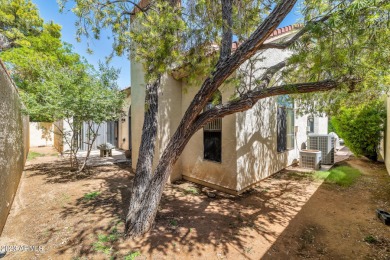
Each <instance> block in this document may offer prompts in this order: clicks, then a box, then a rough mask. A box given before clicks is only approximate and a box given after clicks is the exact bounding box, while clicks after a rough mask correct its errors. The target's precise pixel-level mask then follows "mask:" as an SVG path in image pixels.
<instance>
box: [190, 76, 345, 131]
mask: <svg viewBox="0 0 390 260" xmlns="http://www.w3.org/2000/svg"><path fill="white" fill-rule="evenodd" d="M342 82H343V80H338V81H337V80H324V81H319V82H309V83H297V84H289V85H281V86H277V87H272V88H266V89H261V90H254V91H250V92H248V93H247V94H246V95H244V96H242V97H241V98H240V99H238V100H233V101H230V102H228V103H226V104H221V105H218V106H215V107H214V108H212V109H209V110H207V111H205V112H203V113H202V114H200V115H199V116H198V118H197V120H196V121H195V123H194V124H193V127H195V129H196V130H195V131H197V130H199V129H200V128H202V127H203V126H204V125H206V124H207V123H209V122H210V121H212V120H215V119H217V118H222V117H225V116H227V115H230V114H234V113H237V112H243V111H246V110H248V109H250V108H252V107H253V106H254V105H255V104H256V102H257V101H259V100H260V99H264V98H267V97H272V96H278V95H287V94H298V93H310V92H318V91H328V90H331V89H334V88H336V87H338V86H339V85H340V84H341V83H342Z"/></svg>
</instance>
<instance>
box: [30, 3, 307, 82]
mask: <svg viewBox="0 0 390 260" xmlns="http://www.w3.org/2000/svg"><path fill="white" fill-rule="evenodd" d="M32 1H33V2H34V3H35V4H36V5H37V6H38V9H39V12H40V14H41V16H42V17H43V19H44V20H45V21H46V22H48V21H54V22H55V23H58V24H60V25H61V26H62V40H63V41H65V42H68V43H70V44H72V45H73V47H74V51H75V52H76V53H78V54H80V55H82V56H84V57H85V58H86V59H87V60H88V62H89V63H90V64H92V65H94V66H95V67H96V68H97V66H98V63H99V60H100V61H103V62H104V61H105V57H106V56H108V55H109V54H110V52H111V50H112V42H111V41H110V40H109V39H107V37H108V36H109V32H102V37H101V39H100V40H92V39H91V40H88V41H89V44H90V48H91V49H92V50H93V51H94V53H93V54H88V53H87V40H85V39H84V40H83V41H82V42H77V41H76V37H75V35H76V29H75V26H74V23H75V20H76V17H75V15H74V14H73V13H72V12H64V13H60V12H59V8H58V5H57V2H56V1H55V0H32ZM300 17H301V16H300V15H299V11H298V7H297V5H296V7H295V8H294V10H293V11H292V12H291V13H290V14H289V15H288V16H287V17H286V18H285V19H284V21H283V22H282V23H281V24H280V27H284V26H287V25H291V24H294V23H297V22H298V20H299V18H300ZM110 65H111V66H113V67H115V68H117V69H120V70H121V72H120V75H119V79H118V85H119V87H120V88H121V89H122V88H126V87H128V86H130V62H129V60H128V59H127V57H114V58H113V60H112V62H111V64H110Z"/></svg>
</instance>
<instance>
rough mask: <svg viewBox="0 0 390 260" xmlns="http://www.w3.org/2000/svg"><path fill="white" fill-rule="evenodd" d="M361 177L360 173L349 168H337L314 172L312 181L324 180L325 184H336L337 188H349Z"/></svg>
mask: <svg viewBox="0 0 390 260" xmlns="http://www.w3.org/2000/svg"><path fill="white" fill-rule="evenodd" d="M360 175H361V173H360V171H359V170H357V169H355V168H352V167H350V166H339V167H335V168H333V169H331V170H330V171H326V172H315V173H314V175H313V178H314V179H318V180H324V181H325V182H326V183H332V184H337V185H339V186H343V187H348V186H351V185H352V184H353V183H354V182H355V181H356V179H357V178H358V177H359V176H360Z"/></svg>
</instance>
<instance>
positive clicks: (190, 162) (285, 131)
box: [131, 26, 328, 194]
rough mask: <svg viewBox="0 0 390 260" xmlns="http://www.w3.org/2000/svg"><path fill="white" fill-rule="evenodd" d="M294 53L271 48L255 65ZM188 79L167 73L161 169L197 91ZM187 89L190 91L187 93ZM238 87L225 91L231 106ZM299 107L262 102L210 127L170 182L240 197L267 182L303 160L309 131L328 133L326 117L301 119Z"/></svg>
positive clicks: (281, 33) (137, 69)
mask: <svg viewBox="0 0 390 260" xmlns="http://www.w3.org/2000/svg"><path fill="white" fill-rule="evenodd" d="M297 27H299V26H287V27H284V28H281V29H278V30H275V32H274V33H273V34H272V35H271V37H270V38H269V40H268V42H272V41H282V40H285V39H288V38H289V37H292V35H294V34H295V33H296V32H297V30H298V28H297ZM289 55H291V52H290V51H283V50H276V49H273V50H267V51H266V52H265V53H264V56H265V57H267V59H266V60H265V61H262V62H258V64H256V66H259V67H264V66H267V67H268V66H271V65H274V64H276V63H278V62H280V61H282V60H284V59H285V58H286V57H288V56H289ZM144 74H145V72H144V70H143V67H142V65H141V64H140V63H137V62H135V61H134V60H132V61H131V86H132V110H131V120H132V126H131V127H132V128H131V130H132V131H131V132H132V144H133V149H132V158H133V160H132V167H133V169H135V167H136V163H137V159H138V151H139V147H140V141H141V132H142V126H143V120H144V109H145V105H144V100H145V82H144ZM186 82H187V81H186V79H185V78H180V77H178V76H176V77H174V76H172V75H165V76H164V77H163V79H162V85H161V88H160V90H159V104H158V105H159V112H158V133H157V144H156V156H155V160H154V166H156V164H157V161H158V159H159V157H160V156H161V154H162V152H163V150H164V148H165V146H166V145H167V143H168V141H169V138H170V137H171V136H172V135H173V133H174V131H175V130H176V128H177V126H178V125H179V123H180V120H181V118H182V116H183V114H184V113H185V111H186V109H187V107H188V106H189V104H190V102H191V101H192V99H193V97H194V95H195V94H196V92H197V91H198V86H189V85H188V83H186ZM184 89H185V91H184ZM233 91H234V88H222V89H221V93H220V94H221V99H222V100H221V102H227V101H228V100H229V98H230V97H231V96H232V94H233ZM296 107H297V104H291V103H289V102H286V99H284V97H270V98H266V99H262V100H260V101H259V102H258V103H257V104H256V105H255V106H254V107H253V108H252V109H250V110H248V111H245V112H241V113H236V114H233V115H229V116H226V117H224V118H223V119H220V120H216V121H214V122H212V123H209V124H208V125H206V126H205V127H204V129H203V130H200V131H198V132H197V133H195V135H194V136H193V137H192V138H191V140H190V141H189V142H188V144H187V146H186V148H185V149H184V151H183V153H182V155H181V156H180V158H179V160H178V161H177V162H176V165H175V167H174V169H173V172H172V175H171V176H170V180H171V181H173V180H177V179H181V178H183V179H186V180H189V181H192V182H195V183H199V184H202V185H205V186H209V187H212V188H215V189H218V190H221V191H224V192H227V193H231V194H239V193H241V192H243V191H245V190H246V189H247V188H249V187H251V186H252V185H254V184H256V183H257V182H259V181H261V180H262V179H264V178H266V177H268V176H270V175H272V174H274V173H276V172H278V171H280V170H282V169H284V168H286V167H287V166H289V165H291V164H293V163H295V162H297V161H298V158H299V149H302V148H303V147H305V143H306V141H307V133H308V132H313V133H317V134H327V133H328V119H327V117H313V116H309V115H304V116H299V115H298V114H297V113H296Z"/></svg>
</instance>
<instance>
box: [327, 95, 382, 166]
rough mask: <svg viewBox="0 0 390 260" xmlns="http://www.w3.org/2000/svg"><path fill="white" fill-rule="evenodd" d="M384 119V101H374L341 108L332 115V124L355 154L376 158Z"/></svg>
mask: <svg viewBox="0 0 390 260" xmlns="http://www.w3.org/2000/svg"><path fill="white" fill-rule="evenodd" d="M385 120H386V109H385V104H384V102H382V101H374V102H369V103H365V104H362V105H360V106H358V107H354V108H342V109H341V110H340V112H339V113H338V114H337V115H336V116H333V117H332V125H333V126H334V128H335V129H336V133H337V134H338V135H339V136H340V137H341V138H343V139H344V142H345V144H346V146H348V148H349V149H351V151H352V152H353V153H354V154H355V155H364V156H366V157H368V158H369V159H372V160H376V159H377V148H378V144H379V142H380V140H381V138H382V133H381V132H382V131H383V130H384V125H385Z"/></svg>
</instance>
